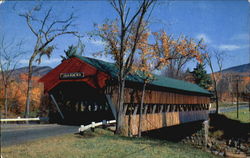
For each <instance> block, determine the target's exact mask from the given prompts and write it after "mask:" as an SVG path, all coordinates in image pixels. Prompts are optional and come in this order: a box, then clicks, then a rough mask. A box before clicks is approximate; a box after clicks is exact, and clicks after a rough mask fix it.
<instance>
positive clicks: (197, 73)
mask: <svg viewBox="0 0 250 158" xmlns="http://www.w3.org/2000/svg"><path fill="white" fill-rule="evenodd" d="M192 74H193V77H194V81H195V83H196V84H198V85H199V86H200V87H202V88H205V89H208V88H209V87H210V86H211V84H212V81H211V78H210V76H209V75H208V74H207V71H206V70H205V64H204V63H198V64H197V65H196V67H195V68H194V70H193V72H192Z"/></svg>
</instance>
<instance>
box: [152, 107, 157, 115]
mask: <svg viewBox="0 0 250 158" xmlns="http://www.w3.org/2000/svg"><path fill="white" fill-rule="evenodd" d="M155 109H156V105H154V106H153V111H152V114H154V113H155Z"/></svg>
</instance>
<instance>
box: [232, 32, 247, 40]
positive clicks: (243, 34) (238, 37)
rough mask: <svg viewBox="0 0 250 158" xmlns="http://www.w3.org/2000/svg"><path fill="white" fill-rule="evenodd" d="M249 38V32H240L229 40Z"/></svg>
mask: <svg viewBox="0 0 250 158" xmlns="http://www.w3.org/2000/svg"><path fill="white" fill-rule="evenodd" d="M248 39H249V34H247V33H241V34H237V35H234V36H233V37H232V38H231V40H248Z"/></svg>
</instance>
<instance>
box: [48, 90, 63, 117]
mask: <svg viewBox="0 0 250 158" xmlns="http://www.w3.org/2000/svg"><path fill="white" fill-rule="evenodd" d="M50 97H51V99H52V101H53V102H54V104H55V105H56V108H57V110H58V112H59V114H60V116H61V117H62V119H64V116H63V114H62V112H61V110H60V108H59V106H58V104H57V102H56V100H55V98H54V96H53V95H52V94H50Z"/></svg>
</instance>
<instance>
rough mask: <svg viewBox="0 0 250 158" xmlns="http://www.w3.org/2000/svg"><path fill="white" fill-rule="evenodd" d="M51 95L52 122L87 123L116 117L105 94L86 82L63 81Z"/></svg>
mask: <svg viewBox="0 0 250 158" xmlns="http://www.w3.org/2000/svg"><path fill="white" fill-rule="evenodd" d="M49 95H50V97H51V108H50V112H49V118H50V122H54V123H62V124H74V125H85V124H89V123H91V122H99V121H102V120H111V119H114V116H113V114H112V111H111V108H110V106H109V104H108V101H107V98H106V97H105V94H104V93H103V92H102V91H101V90H100V89H97V88H93V87H91V86H89V85H88V84H86V83H85V82H62V83H60V84H58V85H57V86H56V87H54V88H53V89H52V90H51V91H50V92H49Z"/></svg>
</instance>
